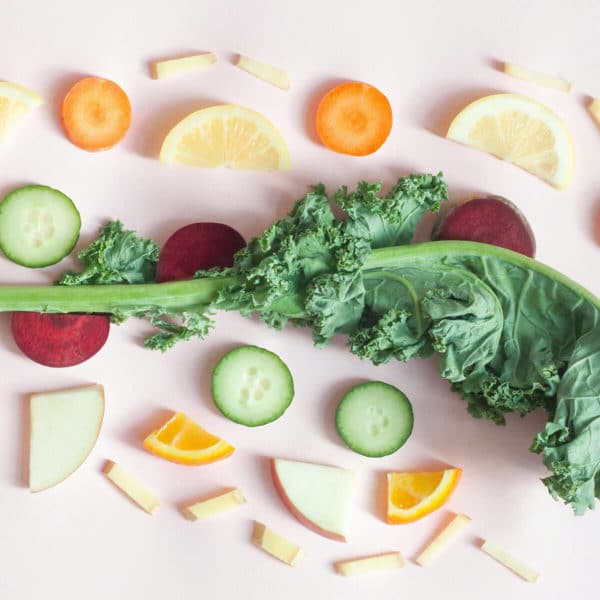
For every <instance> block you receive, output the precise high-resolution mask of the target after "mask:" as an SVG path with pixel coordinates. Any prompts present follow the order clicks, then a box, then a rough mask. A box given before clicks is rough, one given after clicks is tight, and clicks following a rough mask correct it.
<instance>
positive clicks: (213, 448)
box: [144, 412, 235, 465]
mask: <svg viewBox="0 0 600 600" xmlns="http://www.w3.org/2000/svg"><path fill="white" fill-rule="evenodd" d="M144 448H146V450H148V451H149V452H152V454H155V455H156V456H160V457H161V458H164V459H166V460H170V461H171V462H176V463H180V464H182V465H204V464H206V463H211V462H214V461H216V460H221V459H223V458H227V457H228V456H230V455H231V454H233V451H234V450H235V448H234V447H233V446H231V445H230V444H228V443H227V442H226V441H224V440H222V439H221V438H219V437H217V436H216V435H213V434H212V433H208V431H205V430H204V429H202V427H200V425H198V424H197V423H195V422H194V421H192V420H191V419H190V418H189V417H186V416H185V415H184V414H183V413H179V412H178V413H174V414H173V416H172V417H171V418H170V419H169V420H168V421H167V422H166V423H165V424H164V425H163V426H162V427H161V428H160V429H158V430H156V431H153V432H152V433H151V434H150V435H149V436H148V437H147V438H146V439H145V440H144Z"/></svg>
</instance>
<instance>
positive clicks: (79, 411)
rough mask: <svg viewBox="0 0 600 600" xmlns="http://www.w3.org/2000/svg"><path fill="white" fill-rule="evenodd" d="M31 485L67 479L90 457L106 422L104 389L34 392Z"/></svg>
mask: <svg viewBox="0 0 600 600" xmlns="http://www.w3.org/2000/svg"><path fill="white" fill-rule="evenodd" d="M30 407H31V411H30V419H31V435H30V440H29V489H30V491H32V492H39V491H41V490H45V489H47V488H49V487H52V486H54V485H56V484H57V483H60V482H61V481H64V480H65V479H66V478H67V477H68V476H69V475H71V473H73V472H74V471H75V470H76V469H77V468H78V467H79V466H80V465H81V464H82V463H83V461H84V460H85V459H86V458H87V456H88V455H89V453H90V452H91V450H92V448H93V447H94V444H95V443H96V440H97V439H98V434H99V433H100V427H101V426H102V418H103V416H104V389H103V387H102V386H101V385H90V386H85V387H79V388H73V389H68V390H58V391H54V392H44V393H39V394H32V395H31V396H30Z"/></svg>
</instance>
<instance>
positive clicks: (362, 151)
mask: <svg viewBox="0 0 600 600" xmlns="http://www.w3.org/2000/svg"><path fill="white" fill-rule="evenodd" d="M391 129H392V107H391V106H390V103H389V101H388V99H387V98H386V97H385V96H384V95H383V94H382V93H381V92H380V91H379V90H378V89H377V88H375V87H373V86H372V85H369V84H368V83H361V82H359V81H349V82H347V83H342V84H341V85H338V86H336V87H334V88H333V89H331V90H329V92H327V94H325V96H324V97H323V99H322V100H321V102H320V103H319V107H318V108H317V133H318V135H319V138H320V139H321V141H322V142H323V144H324V145H325V146H327V148H329V149H331V150H333V151H335V152H341V153H342V154H352V155H354V156H365V155H366V154H371V153H372V152H375V150H377V149H378V148H379V147H381V145H382V144H383V142H385V140H386V139H387V137H388V135H389V134H390V131H391Z"/></svg>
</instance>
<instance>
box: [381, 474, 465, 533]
mask: <svg viewBox="0 0 600 600" xmlns="http://www.w3.org/2000/svg"><path fill="white" fill-rule="evenodd" d="M461 473H462V469H446V470H445V471H435V472H432V473H388V474H387V483H388V508H387V521H388V523H410V522H411V521H416V520H417V519H420V518H421V517H424V516H425V515H428V514H429V513H431V512H433V511H434V510H436V509H438V508H439V507H440V506H442V504H444V502H446V500H447V499H448V498H449V496H450V494H451V493H452V491H453V490H454V488H455V487H456V484H457V483H458V480H459V478H460V475H461Z"/></svg>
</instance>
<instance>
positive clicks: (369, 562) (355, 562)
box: [335, 552, 404, 577]
mask: <svg viewBox="0 0 600 600" xmlns="http://www.w3.org/2000/svg"><path fill="white" fill-rule="evenodd" d="M403 566H404V558H403V557H402V554H400V552H386V553H385V554H376V555H375V556H365V557H362V558H354V559H352V560H341V561H339V562H337V563H335V570H336V571H337V572H338V573H339V574H340V575H344V576H345V577H352V576H354V575H364V574H365V573H372V572H373V571H389V570H391V569H401V568H402V567H403Z"/></svg>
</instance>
